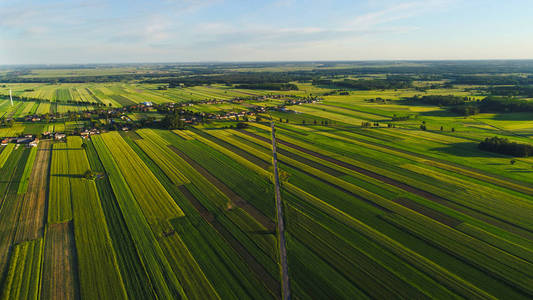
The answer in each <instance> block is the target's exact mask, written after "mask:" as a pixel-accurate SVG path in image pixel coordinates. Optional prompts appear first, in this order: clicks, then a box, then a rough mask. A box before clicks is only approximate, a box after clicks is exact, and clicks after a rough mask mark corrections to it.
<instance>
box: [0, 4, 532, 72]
mask: <svg viewBox="0 0 533 300" xmlns="http://www.w3.org/2000/svg"><path fill="white" fill-rule="evenodd" d="M532 10H533V2H531V1H527V0H515V1H512V2H502V1H497V0H485V1H482V0H472V1H466V0H359V1H348V0H334V1H329V2H323V1H315V0H311V1H302V0H272V1H241V0H233V1H230V0H154V1H152V2H150V3H149V4H147V3H145V2H143V1H125V0H117V1H110V0H95V1H90V2H89V1H86V0H71V1H66V0H39V1H38V0H19V1H14V2H5V3H2V4H0V65H36V64H109V63H167V62H172V61H178V62H184V63H193V62H257V61H262V62H285V61H367V60H368V61H381V60H385V61H404V60H405V61H413V60H429V61H431V60H526V59H533V57H531V55H532V53H533V40H531V38H530V37H531V36H533V23H532V22H531V16H530V13H529V12H530V11H532Z"/></svg>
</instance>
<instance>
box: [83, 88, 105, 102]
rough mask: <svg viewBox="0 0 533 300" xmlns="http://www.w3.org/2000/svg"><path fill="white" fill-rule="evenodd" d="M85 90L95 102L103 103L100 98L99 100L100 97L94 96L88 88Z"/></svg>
mask: <svg viewBox="0 0 533 300" xmlns="http://www.w3.org/2000/svg"><path fill="white" fill-rule="evenodd" d="M85 90H86V91H87V93H88V94H89V95H90V96H91V97H92V98H93V99H94V101H95V102H97V103H104V102H102V100H100V98H98V96H96V94H95V93H94V92H93V91H92V90H91V89H90V88H85Z"/></svg>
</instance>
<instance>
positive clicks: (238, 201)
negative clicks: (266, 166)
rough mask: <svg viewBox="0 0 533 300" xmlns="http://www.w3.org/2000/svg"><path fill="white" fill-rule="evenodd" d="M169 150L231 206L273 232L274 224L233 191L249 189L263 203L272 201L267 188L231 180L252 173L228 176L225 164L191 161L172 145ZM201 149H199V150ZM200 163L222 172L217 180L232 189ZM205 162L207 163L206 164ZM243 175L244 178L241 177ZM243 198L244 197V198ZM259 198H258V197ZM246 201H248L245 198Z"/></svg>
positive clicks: (209, 160) (252, 183)
mask: <svg viewBox="0 0 533 300" xmlns="http://www.w3.org/2000/svg"><path fill="white" fill-rule="evenodd" d="M170 149H172V150H173V151H174V152H176V154H178V155H179V156H180V157H182V158H183V159H184V160H185V161H186V162H187V163H189V164H190V165H191V166H192V167H193V168H194V169H195V170H196V171H198V172H199V173H200V174H202V176H204V177H205V178H206V179H207V180H209V181H210V182H211V183H212V184H213V185H214V186H215V187H217V188H218V189H219V190H220V191H221V192H222V193H224V194H226V196H227V197H228V198H229V199H230V200H231V201H232V204H233V205H235V206H237V207H240V208H241V209H243V210H244V211H246V213H247V214H249V215H250V216H252V217H253V218H254V219H255V220H256V221H257V222H259V223H261V225H262V226H264V227H265V228H266V229H267V230H269V231H273V230H274V222H273V221H272V220H271V219H270V218H268V217H266V216H265V215H264V214H263V213H262V212H261V211H259V210H258V209H256V208H255V207H254V206H252V205H251V204H250V203H248V202H247V201H246V200H244V199H243V198H242V197H241V196H239V195H238V194H237V193H236V192H235V191H239V192H240V190H242V189H239V187H242V188H246V189H249V191H251V190H253V191H255V193H254V196H256V195H257V196H263V197H261V198H262V199H260V200H263V201H268V200H272V198H271V197H270V196H271V190H269V189H268V186H266V188H265V187H264V186H263V189H261V186H258V185H257V184H254V183H255V182H251V181H249V180H246V181H245V180H243V181H244V182H240V181H235V180H233V179H239V178H241V179H249V177H248V176H249V175H253V174H254V173H250V172H247V173H245V174H242V175H241V174H239V177H237V176H231V175H232V174H228V173H230V172H228V169H227V168H228V167H230V166H229V165H227V164H216V163H213V161H214V160H213V159H201V160H196V161H195V160H192V159H191V158H190V157H189V156H187V155H186V154H185V153H183V152H181V151H180V150H179V149H177V148H175V147H174V146H173V145H171V146H170ZM200 149H201V148H200ZM188 153H189V154H194V153H199V154H200V155H205V153H201V152H196V151H195V152H188ZM199 162H200V163H202V162H203V163H205V164H203V165H204V166H206V167H209V170H212V171H214V172H216V171H217V170H218V171H220V173H222V171H224V174H223V175H221V176H219V177H218V178H221V179H222V180H223V179H224V178H227V179H228V180H224V181H225V182H228V183H231V184H232V188H230V187H228V186H227V185H226V184H225V183H224V182H222V181H220V180H219V179H218V178H217V177H215V176H214V175H213V174H212V173H210V171H209V170H207V169H205V168H204V167H203V166H202V165H200V164H199ZM206 162H207V163H206ZM209 163H211V164H209ZM223 167H226V169H223ZM220 173H219V174H220ZM243 175H245V176H243ZM260 190H262V191H264V193H262V194H259V195H258V193H257V191H260ZM242 194H244V195H246V196H248V195H250V194H249V193H242ZM246 196H245V197H246ZM258 198H259V197H258ZM247 199H249V198H248V197H247Z"/></svg>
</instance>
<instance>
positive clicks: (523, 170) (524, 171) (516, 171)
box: [509, 169, 533, 173]
mask: <svg viewBox="0 0 533 300" xmlns="http://www.w3.org/2000/svg"><path fill="white" fill-rule="evenodd" d="M509 172H511V173H531V172H533V170H526V169H518V170H517V169H514V170H509Z"/></svg>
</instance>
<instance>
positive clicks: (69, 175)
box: [50, 174, 84, 178]
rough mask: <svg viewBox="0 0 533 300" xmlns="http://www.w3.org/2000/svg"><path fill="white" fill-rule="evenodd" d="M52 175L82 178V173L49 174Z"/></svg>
mask: <svg viewBox="0 0 533 300" xmlns="http://www.w3.org/2000/svg"><path fill="white" fill-rule="evenodd" d="M50 176H52V177H68V178H84V177H83V175H82V174H50Z"/></svg>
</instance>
